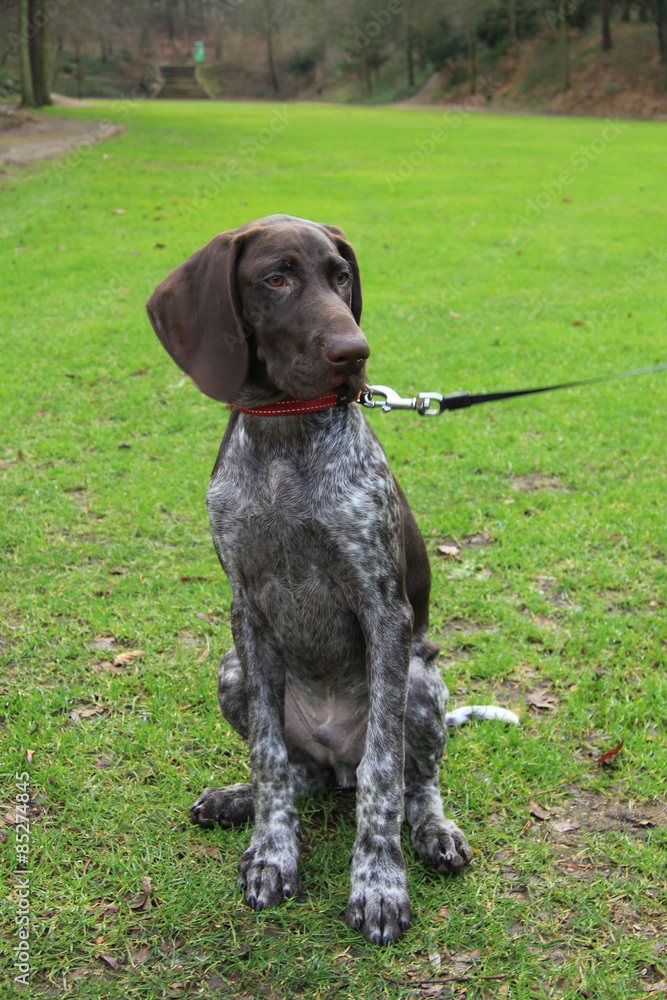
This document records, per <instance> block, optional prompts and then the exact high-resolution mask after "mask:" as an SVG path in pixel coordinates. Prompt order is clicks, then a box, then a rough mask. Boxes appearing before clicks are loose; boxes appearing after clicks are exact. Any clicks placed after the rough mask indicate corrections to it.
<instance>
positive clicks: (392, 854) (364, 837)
mask: <svg viewBox="0 0 667 1000" xmlns="http://www.w3.org/2000/svg"><path fill="white" fill-rule="evenodd" d="M384 611H385V614H383V616H382V618H381V620H380V619H376V620H375V621H372V622H367V623H366V624H365V625H363V627H364V633H365V637H366V647H367V672H368V687H369V702H370V707H369V716H368V729H367V733H366V746H365V749H364V755H363V757H362V759H361V763H360V764H359V767H358V768H357V837H356V840H355V844H354V850H353V853H352V870H351V890H350V901H349V905H348V910H347V920H348V923H349V924H350V925H351V926H352V927H357V928H359V929H360V930H361V932H362V934H363V936H364V937H365V939H366V940H367V941H370V942H371V943H372V944H388V943H389V942H390V941H397V940H398V939H399V938H400V937H401V935H402V933H403V931H404V930H405V928H406V927H407V926H408V924H409V923H410V897H409V895H408V881H407V874H406V870H405V860H404V858H403V853H402V851H401V839H400V833H401V820H402V818H403V767H404V759H405V745H404V725H405V705H406V698H407V690H408V672H409V662H410V640H411V635H412V613H411V611H410V609H409V607H407V606H406V605H405V604H404V603H403V602H399V601H397V602H396V604H395V605H394V606H393V607H392V608H385V609H384ZM373 617H375V616H374V615H373Z"/></svg>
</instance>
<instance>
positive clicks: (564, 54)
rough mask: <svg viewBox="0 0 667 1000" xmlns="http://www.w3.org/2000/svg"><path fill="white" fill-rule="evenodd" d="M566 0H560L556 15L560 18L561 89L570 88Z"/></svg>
mask: <svg viewBox="0 0 667 1000" xmlns="http://www.w3.org/2000/svg"><path fill="white" fill-rule="evenodd" d="M565 4H566V0H560V4H559V7H558V17H559V18H560V57H561V69H562V76H561V82H562V84H563V90H569V89H570V52H569V45H568V43H569V37H568V35H569V25H568V23H567V14H566V12H565V9H566V7H565Z"/></svg>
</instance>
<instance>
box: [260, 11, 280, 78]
mask: <svg viewBox="0 0 667 1000" xmlns="http://www.w3.org/2000/svg"><path fill="white" fill-rule="evenodd" d="M262 11H263V15H264V35H265V37H266V54H267V58H268V61H269V76H270V77H271V86H272V87H273V89H274V91H275V92H276V94H277V93H278V91H279V90H280V87H279V86H278V77H277V76H276V67H275V65H274V62H273V31H272V29H271V0H263V3H262Z"/></svg>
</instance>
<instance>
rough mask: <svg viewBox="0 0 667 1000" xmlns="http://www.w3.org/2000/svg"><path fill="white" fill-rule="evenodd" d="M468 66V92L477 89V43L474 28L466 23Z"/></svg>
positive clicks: (472, 92) (473, 91)
mask: <svg viewBox="0 0 667 1000" xmlns="http://www.w3.org/2000/svg"><path fill="white" fill-rule="evenodd" d="M468 67H469V71H470V93H471V94H474V93H475V92H476V90H477V44H476V41H475V29H474V28H473V26H472V25H471V24H469V25H468Z"/></svg>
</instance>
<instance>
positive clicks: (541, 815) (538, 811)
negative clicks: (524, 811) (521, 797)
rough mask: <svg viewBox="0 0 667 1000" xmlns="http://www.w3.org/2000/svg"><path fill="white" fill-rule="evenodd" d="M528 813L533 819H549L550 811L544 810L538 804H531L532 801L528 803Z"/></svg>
mask: <svg viewBox="0 0 667 1000" xmlns="http://www.w3.org/2000/svg"><path fill="white" fill-rule="evenodd" d="M528 811H529V813H530V815H531V816H534V817H535V819H543V820H544V819H551V810H550V809H545V808H544V806H541V805H540V804H539V803H538V802H533V800H532V799H531V800H530V802H529V803H528Z"/></svg>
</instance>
